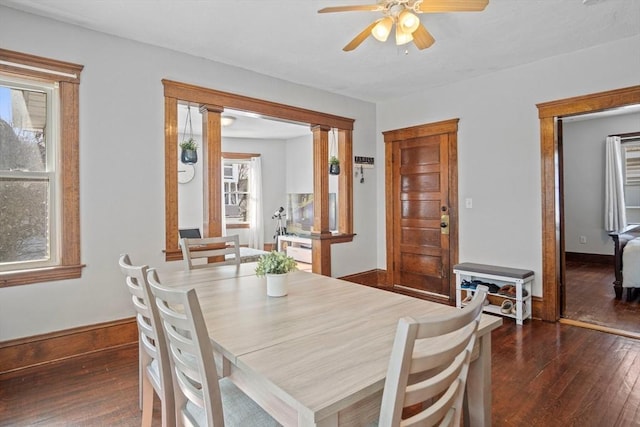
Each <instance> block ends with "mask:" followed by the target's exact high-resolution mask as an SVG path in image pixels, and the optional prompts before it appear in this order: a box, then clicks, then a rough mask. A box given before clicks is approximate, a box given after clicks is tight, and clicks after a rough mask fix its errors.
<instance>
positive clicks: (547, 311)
mask: <svg viewBox="0 0 640 427" xmlns="http://www.w3.org/2000/svg"><path fill="white" fill-rule="evenodd" d="M633 104H640V85H639V86H631V87H627V88H622V89H615V90H610V91H606V92H599V93H593V94H589V95H584V96H577V97H573V98H566V99H560V100H556V101H550V102H545V103H541V104H537V107H538V116H539V118H540V157H541V160H540V165H541V168H542V170H541V180H542V191H541V193H542V194H541V201H542V293H543V304H542V313H541V314H542V320H547V321H551V322H557V321H558V320H559V319H560V310H561V307H562V300H561V292H560V287H561V285H562V281H563V268H564V265H563V263H564V261H563V260H562V254H563V251H564V247H563V245H564V242H563V241H562V231H563V230H562V225H561V224H562V222H563V221H564V219H563V211H562V206H561V205H560V191H561V185H562V181H561V170H562V169H561V168H562V161H561V156H562V150H561V149H560V147H559V141H560V138H561V132H562V125H561V121H562V118H563V117H565V116H568V115H576V114H586V113H591V112H596V111H604V110H609V109H613V108H618V107H623V106H625V105H633Z"/></svg>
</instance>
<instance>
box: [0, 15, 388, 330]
mask: <svg viewBox="0 0 640 427" xmlns="http://www.w3.org/2000/svg"><path fill="white" fill-rule="evenodd" d="M0 40H2V48H4V49H10V50H14V51H19V52H25V53H29V54H34V55H40V56H44V57H49V58H55V59H58V60H62V61H69V62H74V63H78V64H82V65H84V66H85V68H84V71H83V73H82V76H81V79H82V83H81V86H80V215H81V218H80V223H81V248H82V249H81V254H82V262H83V263H85V264H86V268H85V269H84V270H83V274H82V278H81V279H77V280H65V281H59V282H48V283H42V284H33V285H25V286H13V287H9V288H2V289H0V341H4V340H9V339H12V338H20V337H25V336H32V335H37V334H42V333H47V332H51V331H57V330H63V329H68V328H72V327H77V326H82V325H89V324H95V323H100V322H106V321H110V320H115V319H120V318H125V317H130V316H133V313H134V311H133V309H132V307H131V301H130V298H129V297H128V293H127V290H126V288H125V285H124V282H123V279H122V277H121V275H120V272H119V271H118V268H117V258H118V255H119V254H121V253H124V252H128V253H129V254H130V255H131V258H132V260H133V261H134V262H136V263H146V264H149V265H151V266H155V267H159V268H161V269H168V268H171V269H177V268H181V265H180V263H179V262H172V263H165V262H164V254H163V249H164V224H165V222H164V206H165V205H164V99H163V86H162V83H161V79H164V78H166V79H171V80H176V81H181V82H185V83H190V84H195V85H200V86H204V87H208V88H213V89H218V90H222V91H228V92H233V93H238V94H242V95H247V96H250V97H254V98H260V99H266V100H269V101H273V102H280V103H284V104H289V105H295V106H300V107H302V108H306V109H310V110H315V111H320V112H325V113H329V114H335V115H339V116H345V117H350V118H353V119H355V120H356V122H355V130H354V133H353V138H354V153H355V154H359V153H362V155H367V154H369V153H373V151H374V149H375V148H374V146H373V145H374V142H375V105H374V104H371V103H367V102H363V101H359V100H355V99H352V98H347V97H342V96H339V95H335V94H331V93H328V92H323V91H319V90H315V89H311V88H308V87H304V86H300V85H296V84H292V83H289V82H286V81H282V80H277V79H273V78H270V77H266V76H263V75H260V74H257V73H254V72H251V71H247V70H244V69H239V68H234V67H231V66H227V65H223V64H219V63H215V62H212V61H207V60H204V59H202V58H197V57H193V56H189V55H184V54H181V53H177V52H174V51H170V50H166V49H160V48H155V47H152V46H149V45H144V44H141V43H136V42H133V41H128V40H124V39H121V38H117V37H112V36H108V35H105V34H102V33H97V32H93V31H88V30H85V29H82V28H80V27H75V26H71V25H67V24H62V23H59V22H56V21H53V20H49V19H46V18H42V17H38V16H35V15H29V14H25V13H22V12H18V11H15V10H13V9H9V8H6V7H2V6H0ZM369 155H371V154H369ZM375 197H376V194H375V186H374V184H373V183H368V184H367V187H366V188H362V189H361V192H360V194H357V195H356V197H354V200H355V206H354V211H355V216H354V221H355V227H356V229H358V230H360V233H362V235H363V236H367V237H366V238H359V236H358V237H356V238H355V239H354V241H353V242H352V243H347V244H341V245H334V246H340V249H339V251H341V252H343V253H346V252H347V251H348V252H349V253H355V254H357V256H353V257H347V256H345V257H340V256H335V253H336V250H335V249H334V258H333V265H332V268H333V272H334V274H335V275H344V274H350V273H355V272H358V271H365V270H369V269H372V268H375V264H376V253H375V236H376V218H375V215H371V214H370V213H369V214H368V215H363V214H362V213H363V212H366V211H368V212H371V211H373V210H374V206H375Z"/></svg>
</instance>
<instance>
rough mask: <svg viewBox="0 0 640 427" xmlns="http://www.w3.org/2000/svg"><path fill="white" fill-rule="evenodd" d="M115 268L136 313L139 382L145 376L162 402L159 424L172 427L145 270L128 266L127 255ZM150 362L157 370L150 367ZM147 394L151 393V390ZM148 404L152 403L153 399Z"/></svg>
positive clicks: (164, 356)
mask: <svg viewBox="0 0 640 427" xmlns="http://www.w3.org/2000/svg"><path fill="white" fill-rule="evenodd" d="M118 265H119V267H120V271H122V273H123V274H124V275H125V283H126V285H127V289H128V290H129V293H130V294H131V301H132V302H133V307H134V308H135V310H136V323H137V324H138V333H139V338H138V339H139V342H138V344H139V345H138V347H139V351H140V354H139V356H138V357H139V359H140V366H139V368H140V379H141V381H142V380H143V375H144V376H146V377H147V379H148V380H149V381H150V382H151V385H152V386H153V388H154V389H155V391H156V393H157V394H158V396H159V397H160V399H161V401H162V425H163V426H173V425H175V409H174V408H175V406H174V394H173V380H172V377H171V367H170V365H171V363H170V357H169V352H168V349H167V345H166V338H165V335H164V330H163V329H162V323H161V319H160V315H159V313H158V310H157V307H156V305H155V302H154V300H153V299H152V298H153V296H152V294H151V289H150V288H149V283H148V282H147V273H148V267H147V266H146V265H142V266H134V265H132V264H131V260H130V258H129V255H127V254H124V255H121V256H120V258H119V260H118ZM154 361H155V364H156V365H157V368H154V367H153V362H154ZM156 369H157V373H155V374H151V372H156ZM142 388H143V387H142V384H141V401H142V400H143V397H142ZM150 391H151V393H153V390H150ZM150 402H151V403H153V400H151V401H150ZM150 409H151V410H152V409H153V408H152V407H151V408H150ZM146 417H150V415H146V414H144V413H143V421H144V420H145V419H146ZM149 421H150V418H149Z"/></svg>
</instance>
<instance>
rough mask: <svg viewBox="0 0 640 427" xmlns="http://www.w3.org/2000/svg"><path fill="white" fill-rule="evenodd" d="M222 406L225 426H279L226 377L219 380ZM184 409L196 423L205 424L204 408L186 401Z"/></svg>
mask: <svg viewBox="0 0 640 427" xmlns="http://www.w3.org/2000/svg"><path fill="white" fill-rule="evenodd" d="M219 384H220V395H221V397H222V407H223V411H224V424H225V426H227V427H236V426H237V427H245V426H252V427H263V426H264V427H272V426H273V427H279V426H281V424H278V422H277V421H276V420H274V419H273V418H271V416H270V415H269V414H267V413H266V412H265V411H264V410H263V409H262V408H261V407H260V406H259V405H258V404H257V403H256V402H254V401H253V400H251V399H250V398H249V397H248V396H247V395H246V394H244V393H243V392H242V390H240V389H239V388H238V387H236V385H235V384H234V383H233V382H231V380H230V379H228V378H222V379H221V380H220V381H219ZM185 410H186V411H187V412H188V413H189V415H191V417H192V418H193V419H194V420H196V421H197V422H198V425H201V426H205V425H207V417H206V415H205V412H204V409H203V408H200V407H199V406H197V405H195V404H194V403H192V402H191V401H187V405H186V408H185Z"/></svg>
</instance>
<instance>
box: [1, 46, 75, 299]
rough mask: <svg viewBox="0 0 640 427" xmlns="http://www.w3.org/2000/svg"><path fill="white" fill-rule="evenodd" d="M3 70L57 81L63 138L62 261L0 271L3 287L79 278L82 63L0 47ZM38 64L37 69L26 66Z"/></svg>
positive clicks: (61, 158) (61, 184) (16, 74)
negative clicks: (80, 96) (31, 267)
mask: <svg viewBox="0 0 640 427" xmlns="http://www.w3.org/2000/svg"><path fill="white" fill-rule="evenodd" d="M0 60H1V61H3V63H1V64H0V73H3V74H9V75H13V76H16V77H22V78H27V79H35V80H40V81H46V82H52V83H58V85H59V93H60V138H59V141H58V143H59V147H58V162H59V163H58V168H59V170H60V181H59V183H58V184H59V188H60V189H59V192H60V193H59V194H60V201H61V204H62V205H61V209H60V212H61V216H62V220H61V222H60V225H59V227H60V242H59V243H60V263H59V264H58V265H56V266H51V267H42V268H33V269H26V270H12V271H6V272H2V273H0V288H2V287H8V286H18V285H26V284H30V283H41V282H49V281H54V280H66V279H77V278H79V277H81V275H82V268H83V267H84V264H82V263H81V261H80V202H79V199H80V198H79V193H80V191H79V188H80V175H79V167H80V161H79V141H80V136H79V135H80V132H79V87H80V73H81V71H82V69H83V68H84V67H83V66H82V65H77V64H72V63H68V62H63V61H57V60H54V59H49V58H42V57H38V56H33V55H29V54H25V53H20V52H13V51H10V50H5V49H0ZM23 66H27V67H35V69H31V68H24V67H23Z"/></svg>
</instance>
